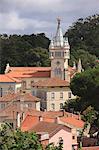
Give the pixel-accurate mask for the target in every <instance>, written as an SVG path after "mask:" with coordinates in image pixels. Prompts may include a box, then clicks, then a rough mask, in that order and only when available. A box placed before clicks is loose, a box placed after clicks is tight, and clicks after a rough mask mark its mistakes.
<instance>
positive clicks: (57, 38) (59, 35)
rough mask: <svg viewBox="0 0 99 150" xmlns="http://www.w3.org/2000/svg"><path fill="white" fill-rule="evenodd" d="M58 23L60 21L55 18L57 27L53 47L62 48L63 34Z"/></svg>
mask: <svg viewBox="0 0 99 150" xmlns="http://www.w3.org/2000/svg"><path fill="white" fill-rule="evenodd" d="M60 21H61V20H60V18H57V22H58V25H57V31H56V35H55V38H54V42H55V46H63V43H64V38H63V33H62V29H61V26H60Z"/></svg>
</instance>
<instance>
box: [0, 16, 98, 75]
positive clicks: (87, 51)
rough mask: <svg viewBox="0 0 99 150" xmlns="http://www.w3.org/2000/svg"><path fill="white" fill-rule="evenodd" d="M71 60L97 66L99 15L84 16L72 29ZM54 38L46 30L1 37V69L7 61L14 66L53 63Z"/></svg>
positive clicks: (71, 61) (47, 64)
mask: <svg viewBox="0 0 99 150" xmlns="http://www.w3.org/2000/svg"><path fill="white" fill-rule="evenodd" d="M64 36H68V37H69V42H70V45H71V60H70V62H69V63H70V65H72V64H73V61H75V62H76V63H77V61H78V59H79V58H81V59H82V64H83V68H84V69H87V68H89V67H94V66H95V65H96V60H97V59H99V15H94V16H90V17H88V18H85V19H83V18H80V19H78V20H77V21H76V22H75V23H73V25H72V26H71V27H70V28H69V29H68V31H67V32H66V33H65V35H64ZM49 43H50V40H49V38H47V37H46V36H45V34H44V33H39V34H36V35H35V34H31V35H10V36H8V35H7V34H4V35H1V36H0V72H1V73H3V72H4V69H5V66H6V64H7V63H9V64H10V66H49V65H50V61H49V56H48V47H49Z"/></svg>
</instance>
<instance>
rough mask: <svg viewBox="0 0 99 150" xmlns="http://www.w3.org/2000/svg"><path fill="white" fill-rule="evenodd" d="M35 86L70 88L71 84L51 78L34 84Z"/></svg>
mask: <svg viewBox="0 0 99 150" xmlns="http://www.w3.org/2000/svg"><path fill="white" fill-rule="evenodd" d="M33 86H39V87H52V86H54V87H59V86H63V87H66V86H69V82H67V81H65V80H61V79H59V78H50V79H47V80H44V81H38V82H36V83H33Z"/></svg>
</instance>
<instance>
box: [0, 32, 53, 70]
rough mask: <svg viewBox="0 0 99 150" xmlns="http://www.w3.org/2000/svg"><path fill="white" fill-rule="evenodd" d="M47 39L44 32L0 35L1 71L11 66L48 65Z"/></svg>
mask: <svg viewBox="0 0 99 150" xmlns="http://www.w3.org/2000/svg"><path fill="white" fill-rule="evenodd" d="M48 45H49V39H48V38H47V37H46V36H45V34H44V33H41V34H37V35H34V34H32V35H23V36H21V35H10V36H9V37H8V36H7V35H3V36H1V37H0V67H1V72H3V71H4V69H5V66H6V64H7V63H9V64H10V65H11V66H49V64H50V62H49V59H48Z"/></svg>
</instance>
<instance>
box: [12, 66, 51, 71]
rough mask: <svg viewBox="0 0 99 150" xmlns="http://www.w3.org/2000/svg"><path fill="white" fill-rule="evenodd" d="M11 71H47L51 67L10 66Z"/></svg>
mask: <svg viewBox="0 0 99 150" xmlns="http://www.w3.org/2000/svg"><path fill="white" fill-rule="evenodd" d="M10 70H11V71H13V72H30V71H49V70H51V67H10Z"/></svg>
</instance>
